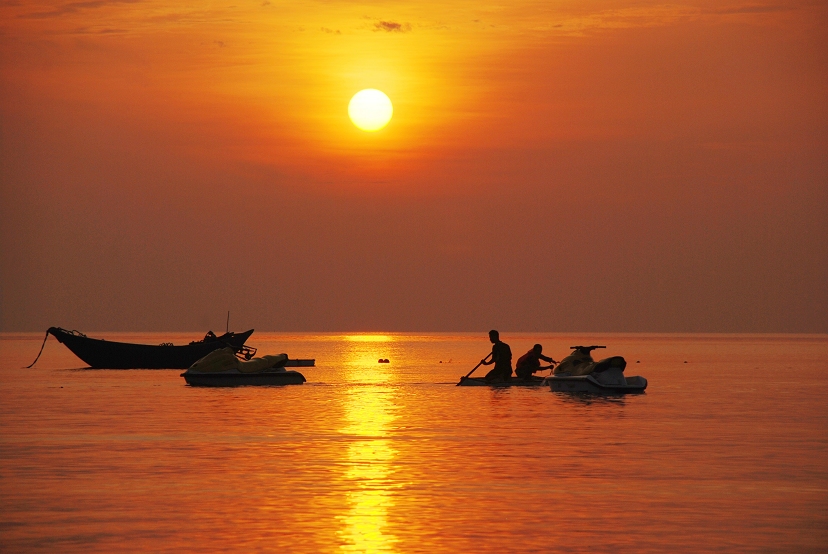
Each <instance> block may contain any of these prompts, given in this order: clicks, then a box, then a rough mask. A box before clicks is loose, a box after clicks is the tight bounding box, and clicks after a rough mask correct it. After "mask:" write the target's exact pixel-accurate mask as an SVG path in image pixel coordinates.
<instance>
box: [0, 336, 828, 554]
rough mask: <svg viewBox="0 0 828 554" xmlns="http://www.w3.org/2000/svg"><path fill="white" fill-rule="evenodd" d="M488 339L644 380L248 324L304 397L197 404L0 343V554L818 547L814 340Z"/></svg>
mask: <svg viewBox="0 0 828 554" xmlns="http://www.w3.org/2000/svg"><path fill="white" fill-rule="evenodd" d="M93 336H101V337H104V338H108V339H111V340H125V341H130V342H148V343H156V344H157V343H160V342H166V341H173V342H175V343H177V344H180V343H185V342H188V341H190V340H194V339H196V338H198V337H197V336H195V334H180V335H174V334H114V333H97V334H94V335H93ZM503 338H504V340H505V341H506V342H508V343H510V344H511V346H512V350H513V352H514V354H515V356H516V357H517V356H519V355H520V354H522V353H523V352H525V351H526V350H528V349H529V348H530V347H531V346H532V344H533V343H535V342H541V343H543V344H544V352H545V353H546V354H547V355H551V356H553V357H555V358H556V359H560V358H561V357H562V356H563V355H565V353H566V352H568V347H569V346H570V345H572V344H582V343H586V344H606V345H607V346H608V348H607V350H606V351H602V352H601V357H604V356H610V355H621V356H624V357H625V358H626V359H627V361H628V363H629V365H628V366H627V371H626V373H627V374H628V375H643V376H644V377H646V378H647V379H648V380H649V383H650V385H649V388H648V389H647V392H646V394H643V395H635V396H627V397H620V398H594V397H593V398H590V397H578V396H568V395H566V394H563V393H553V392H551V391H550V390H548V389H535V390H528V389H512V390H490V389H489V388H466V387H455V386H454V384H455V383H456V382H457V380H458V377H459V376H460V375H463V374H465V373H467V372H468V371H469V370H470V369H471V368H472V367H473V366H474V365H475V364H476V363H477V361H478V360H480V358H482V357H483V356H484V355H485V354H486V353H487V352H488V349H489V345H488V342H487V340H486V337H485V335H484V334H481V335H480V336H461V335H443V334H435V335H408V334H402V335H400V334H390V335H386V336H382V335H372V336H359V335H356V336H348V335H284V334H261V333H257V334H254V335H253V338H252V340H251V341H249V344H251V345H252V346H256V347H258V348H259V352H260V353H262V354H264V353H279V352H287V353H288V354H290V355H291V357H315V358H316V359H317V367H315V368H302V372H303V373H304V374H305V376H306V377H307V379H308V383H306V384H304V385H301V386H288V387H244V388H231V389H202V388H191V387H188V386H186V385H185V384H184V379H182V378H181V377H180V376H179V375H180V373H181V372H180V371H176V370H128V371H123V370H121V371H118V370H83V369H77V368H79V367H81V366H82V365H83V363H82V362H80V361H79V360H78V359H77V358H75V357H74V355H72V354H71V353H70V352H69V351H68V350H66V348H65V347H63V346H62V345H60V344H59V343H57V341H55V340H54V339H53V338H50V339H49V342H48V343H47V344H46V349H45V351H44V354H43V356H42V357H41V359H40V361H39V362H38V364H37V365H36V366H35V368H33V369H29V370H24V369H21V367H22V366H25V365H28V364H29V363H30V362H31V361H32V360H33V359H34V357H35V355H36V354H37V351H38V349H39V347H40V341H41V340H42V335H34V334H32V335H29V334H27V335H12V334H6V335H0V394H2V401H0V416H1V417H2V420H0V550H2V551H3V552H32V551H34V552H38V551H39V552H54V551H63V552H65V551H78V552H81V551H82V552H113V551H151V552H164V551H175V552H181V551H203V552H221V551H234V552H235V551H280V552H438V553H439V552H556V551H557V552H615V551H618V550H621V551H636V552H647V551H652V552H665V551H684V552H699V551H720V552H809V551H811V552H824V551H826V550H828V403H826V398H827V397H828V394H826V393H828V337H826V336H825V335H816V336H813V335H812V336H791V335H786V336H764V335H761V336H757V335H752V336H750V335H744V336H742V335H657V336H656V335H592V336H590V335H578V336H568V335H560V334H547V335H535V334H532V335H529V334H523V335H521V334H512V335H510V334H508V333H504V334H503ZM379 358H388V359H390V360H391V363H390V364H377V360H378V359H379ZM637 361H639V362H640V363H636V362H637ZM441 362H442V363H441ZM685 362H686V363H685ZM481 374H482V371H481Z"/></svg>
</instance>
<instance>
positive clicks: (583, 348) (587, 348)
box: [569, 345, 606, 354]
mask: <svg viewBox="0 0 828 554" xmlns="http://www.w3.org/2000/svg"><path fill="white" fill-rule="evenodd" d="M569 348H571V349H572V350H580V351H581V352H583V353H584V354H589V353H590V352H592V351H593V350H595V349H596V348H606V346H598V345H592V346H570V347H569Z"/></svg>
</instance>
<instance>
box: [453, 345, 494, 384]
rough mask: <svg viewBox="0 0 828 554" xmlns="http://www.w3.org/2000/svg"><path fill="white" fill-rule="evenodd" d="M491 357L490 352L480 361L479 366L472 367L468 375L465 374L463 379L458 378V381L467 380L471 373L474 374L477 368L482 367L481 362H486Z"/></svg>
mask: <svg viewBox="0 0 828 554" xmlns="http://www.w3.org/2000/svg"><path fill="white" fill-rule="evenodd" d="M491 355H492V354H491V352H490V353H489V354H488V355H487V356H486V357H485V358H483V359H482V360H480V363H479V364H477V365H476V366H474V367H473V368H472V370H471V371H469V372H468V373H466V376H465V377H461V378H460V381H462V380H463V379H468V378H469V376H470V375H471V374H472V373H474V372H475V371H476V370H477V368H478V367H480V366H482V365H483V362H485V361H486V360H488V359H489V356H491ZM457 384H458V385H459V384H460V383H457Z"/></svg>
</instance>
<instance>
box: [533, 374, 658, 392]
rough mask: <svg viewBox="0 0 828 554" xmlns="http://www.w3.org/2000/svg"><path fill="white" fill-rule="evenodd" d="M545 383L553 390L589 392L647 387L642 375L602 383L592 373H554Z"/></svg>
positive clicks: (619, 390) (638, 389)
mask: <svg viewBox="0 0 828 554" xmlns="http://www.w3.org/2000/svg"><path fill="white" fill-rule="evenodd" d="M545 383H546V384H548V385H549V386H550V388H551V389H552V390H553V391H555V392H575V393H589V394H630V393H632V394H635V393H642V392H644V390H645V389H646V388H647V379H645V378H644V377H639V376H635V377H626V378H624V383H623V384H622V383H621V382H615V383H602V382H601V381H599V380H598V379H596V378H595V377H594V376H593V375H560V376H559V375H554V376H552V377H547V378H546V379H545Z"/></svg>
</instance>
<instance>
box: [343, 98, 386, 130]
mask: <svg viewBox="0 0 828 554" xmlns="http://www.w3.org/2000/svg"><path fill="white" fill-rule="evenodd" d="M393 114H394V107H393V106H392V105H391V100H390V99H389V98H388V96H386V95H385V93H384V92H382V91H381V90H377V89H375V88H367V89H365V90H361V91H359V92H358V93H356V94H354V97H353V98H351V102H350V103H349V104H348V116H349V117H350V118H351V121H353V122H354V125H356V126H357V127H359V128H360V129H362V130H363V131H379V130H380V129H382V128H383V127H385V126H386V125H388V122H389V121H391V116H392V115H393Z"/></svg>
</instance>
